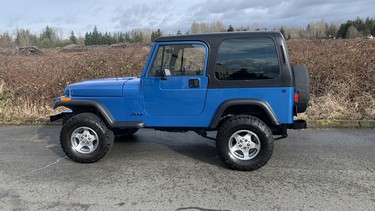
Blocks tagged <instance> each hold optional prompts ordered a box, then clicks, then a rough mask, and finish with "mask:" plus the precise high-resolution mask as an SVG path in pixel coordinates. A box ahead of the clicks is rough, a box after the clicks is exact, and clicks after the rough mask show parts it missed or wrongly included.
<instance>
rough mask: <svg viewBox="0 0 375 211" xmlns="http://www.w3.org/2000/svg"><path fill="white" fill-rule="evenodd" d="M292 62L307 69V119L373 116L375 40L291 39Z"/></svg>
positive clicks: (374, 102)
mask: <svg viewBox="0 0 375 211" xmlns="http://www.w3.org/2000/svg"><path fill="white" fill-rule="evenodd" d="M288 47H289V54H290V56H291V61H292V63H300V64H305V65H306V67H307V68H308V69H309V71H310V79H311V97H312V100H311V107H310V108H309V110H308V112H307V115H308V118H309V119H337V120H363V119H367V120H373V119H375V58H374V57H375V40H364V39H351V40H315V41H313V40H291V41H289V42H288Z"/></svg>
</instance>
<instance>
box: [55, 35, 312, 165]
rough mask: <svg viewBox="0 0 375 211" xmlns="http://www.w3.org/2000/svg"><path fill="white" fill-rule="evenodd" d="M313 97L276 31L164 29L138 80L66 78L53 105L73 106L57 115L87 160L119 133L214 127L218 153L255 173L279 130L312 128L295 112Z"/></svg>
mask: <svg viewBox="0 0 375 211" xmlns="http://www.w3.org/2000/svg"><path fill="white" fill-rule="evenodd" d="M308 101H309V76H308V72H307V70H306V68H305V67H304V66H303V65H291V64H290V62H289V58H288V54H287V48H286V45H285V41H284V38H283V36H282V35H281V34H280V33H279V32H231V33H214V34H198V35H183V36H167V37H160V38H158V39H157V40H156V41H155V42H154V43H153V45H152V49H151V51H150V54H149V56H148V59H147V63H146V65H145V67H144V70H143V72H142V75H141V76H140V77H125V78H109V79H100V80H90V81H84V82H80V83H75V84H71V85H69V86H68V87H67V88H66V90H65V93H64V95H63V96H61V97H59V98H56V99H55V104H54V108H57V107H59V106H64V107H66V108H68V109H69V110H68V111H66V112H63V113H60V114H58V115H55V116H51V121H55V120H58V119H63V126H62V129H61V134H60V142H61V146H62V149H63V150H64V152H65V153H66V155H67V156H68V157H69V158H71V159H72V160H74V161H76V162H80V163H91V162H96V161H98V160H100V159H101V158H102V157H104V156H105V154H106V153H107V152H108V151H109V150H110V149H111V147H112V145H113V141H114V137H115V135H116V134H122V135H133V134H134V133H135V132H137V130H138V129H139V128H154V129H156V130H162V131H171V132H186V131H195V132H197V133H198V134H199V135H202V136H205V137H206V135H207V131H217V136H216V147H217V151H218V154H219V156H220V157H221V159H222V160H223V161H224V162H225V163H226V164H227V165H228V166H229V167H230V168H233V169H237V170H255V169H258V168H260V167H261V166H263V165H265V164H266V163H267V162H268V160H269V159H270V158H271V155H272V152H273V146H274V136H279V137H276V138H285V137H287V129H303V128H306V122H305V121H303V120H294V116H297V114H298V113H301V112H304V111H305V110H306V108H307V105H308ZM276 138H275V139H276Z"/></svg>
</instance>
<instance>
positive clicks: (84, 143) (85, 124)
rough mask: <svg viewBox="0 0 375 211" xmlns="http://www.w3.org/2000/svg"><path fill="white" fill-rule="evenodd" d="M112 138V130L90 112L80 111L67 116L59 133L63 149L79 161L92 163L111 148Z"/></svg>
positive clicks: (70, 156) (71, 157)
mask: <svg viewBox="0 0 375 211" xmlns="http://www.w3.org/2000/svg"><path fill="white" fill-rule="evenodd" d="M113 139H114V135H113V132H112V131H111V130H109V129H108V128H107V126H106V125H105V124H104V122H103V121H102V120H101V119H100V118H99V117H98V116H96V115H95V114H92V113H81V114H77V115H75V116H73V117H71V118H69V119H68V120H67V121H66V122H65V123H64V124H63V127H62V129H61V133H60V143H61V147H62V149H63V151H64V152H65V154H66V155H67V156H68V157H69V158H70V159H72V160H74V161H76V162H79V163H93V162H96V161H98V160H100V159H101V158H103V157H104V156H105V155H106V153H107V152H108V151H109V150H110V149H111V147H112V145H113Z"/></svg>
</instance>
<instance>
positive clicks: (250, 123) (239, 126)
mask: <svg viewBox="0 0 375 211" xmlns="http://www.w3.org/2000/svg"><path fill="white" fill-rule="evenodd" d="M273 141H274V140H273V135H272V132H271V130H270V129H269V127H268V126H267V125H266V124H265V123H264V122H263V121H261V120H260V119H258V118H256V117H254V116H250V115H238V116H234V117H232V118H230V119H228V120H227V121H226V122H225V123H224V124H223V125H222V126H221V127H220V129H219V131H218V134H217V141H216V148H217V151H218V154H219V156H220V158H221V159H222V160H223V161H224V163H226V164H227V165H228V166H229V167H230V168H232V169H236V170H241V171H252V170H256V169H258V168H260V167H262V166H264V165H265V164H266V163H267V162H268V161H269V159H270V158H271V156H272V153H273Z"/></svg>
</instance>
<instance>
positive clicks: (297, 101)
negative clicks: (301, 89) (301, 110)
mask: <svg viewBox="0 0 375 211" xmlns="http://www.w3.org/2000/svg"><path fill="white" fill-rule="evenodd" d="M299 100H300V98H299V93H294V103H299Z"/></svg>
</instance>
